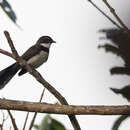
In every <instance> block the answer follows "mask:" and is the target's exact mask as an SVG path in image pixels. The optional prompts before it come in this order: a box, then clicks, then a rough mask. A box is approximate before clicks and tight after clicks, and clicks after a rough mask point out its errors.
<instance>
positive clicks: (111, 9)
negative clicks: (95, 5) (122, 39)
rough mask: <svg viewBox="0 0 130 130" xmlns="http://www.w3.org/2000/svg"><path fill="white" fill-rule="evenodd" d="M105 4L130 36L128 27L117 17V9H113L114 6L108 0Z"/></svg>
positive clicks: (104, 0) (105, 0)
mask: <svg viewBox="0 0 130 130" xmlns="http://www.w3.org/2000/svg"><path fill="white" fill-rule="evenodd" d="M103 2H104V3H105V5H106V6H107V7H108V8H109V10H110V12H111V13H112V14H113V16H114V17H115V18H116V20H117V21H118V22H119V23H120V25H121V26H122V27H123V28H124V30H125V31H126V32H127V33H128V34H129V33H130V32H129V29H128V27H127V26H126V25H125V24H124V22H123V21H122V20H121V19H120V17H119V16H118V15H117V13H116V12H115V9H114V8H112V6H111V5H110V4H109V3H108V2H107V0H103Z"/></svg>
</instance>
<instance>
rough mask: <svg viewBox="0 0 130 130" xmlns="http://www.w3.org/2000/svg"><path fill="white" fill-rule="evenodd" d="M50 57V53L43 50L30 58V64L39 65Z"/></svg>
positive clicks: (35, 66)
mask: <svg viewBox="0 0 130 130" xmlns="http://www.w3.org/2000/svg"><path fill="white" fill-rule="evenodd" d="M47 59H48V53H47V52H45V51H41V52H40V53H39V54H38V55H35V56H34V57H32V58H31V59H29V60H28V62H27V63H28V64H29V65H31V66H32V67H34V68H37V67H39V66H40V65H41V64H43V63H44V62H46V61H47Z"/></svg>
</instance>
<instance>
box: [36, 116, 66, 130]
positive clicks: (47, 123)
mask: <svg viewBox="0 0 130 130" xmlns="http://www.w3.org/2000/svg"><path fill="white" fill-rule="evenodd" d="M37 128H38V129H37ZM37 128H36V129H37V130H66V128H65V126H64V125H63V124H62V123H61V122H59V121H57V120H56V119H54V118H52V117H51V116H50V115H46V116H45V117H44V119H43V120H42V122H41V124H40V125H39V126H38V127H37Z"/></svg>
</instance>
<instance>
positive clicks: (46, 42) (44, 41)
mask: <svg viewBox="0 0 130 130" xmlns="http://www.w3.org/2000/svg"><path fill="white" fill-rule="evenodd" d="M52 43H56V42H55V41H54V40H53V39H52V38H51V37H49V36H42V37H40V38H39V39H38V41H37V44H38V45H40V46H44V47H46V48H50V46H51V44H52Z"/></svg>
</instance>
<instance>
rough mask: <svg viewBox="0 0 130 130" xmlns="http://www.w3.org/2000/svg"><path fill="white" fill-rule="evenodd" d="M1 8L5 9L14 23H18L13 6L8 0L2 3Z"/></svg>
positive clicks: (2, 0)
mask: <svg viewBox="0 0 130 130" xmlns="http://www.w3.org/2000/svg"><path fill="white" fill-rule="evenodd" d="M0 6H1V8H2V9H3V11H4V12H5V13H6V14H7V16H8V17H9V18H10V19H11V20H12V21H13V22H14V23H16V19H17V17H16V14H15V12H14V11H13V9H12V7H11V5H10V4H9V2H8V1H7V0H1V2H0Z"/></svg>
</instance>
